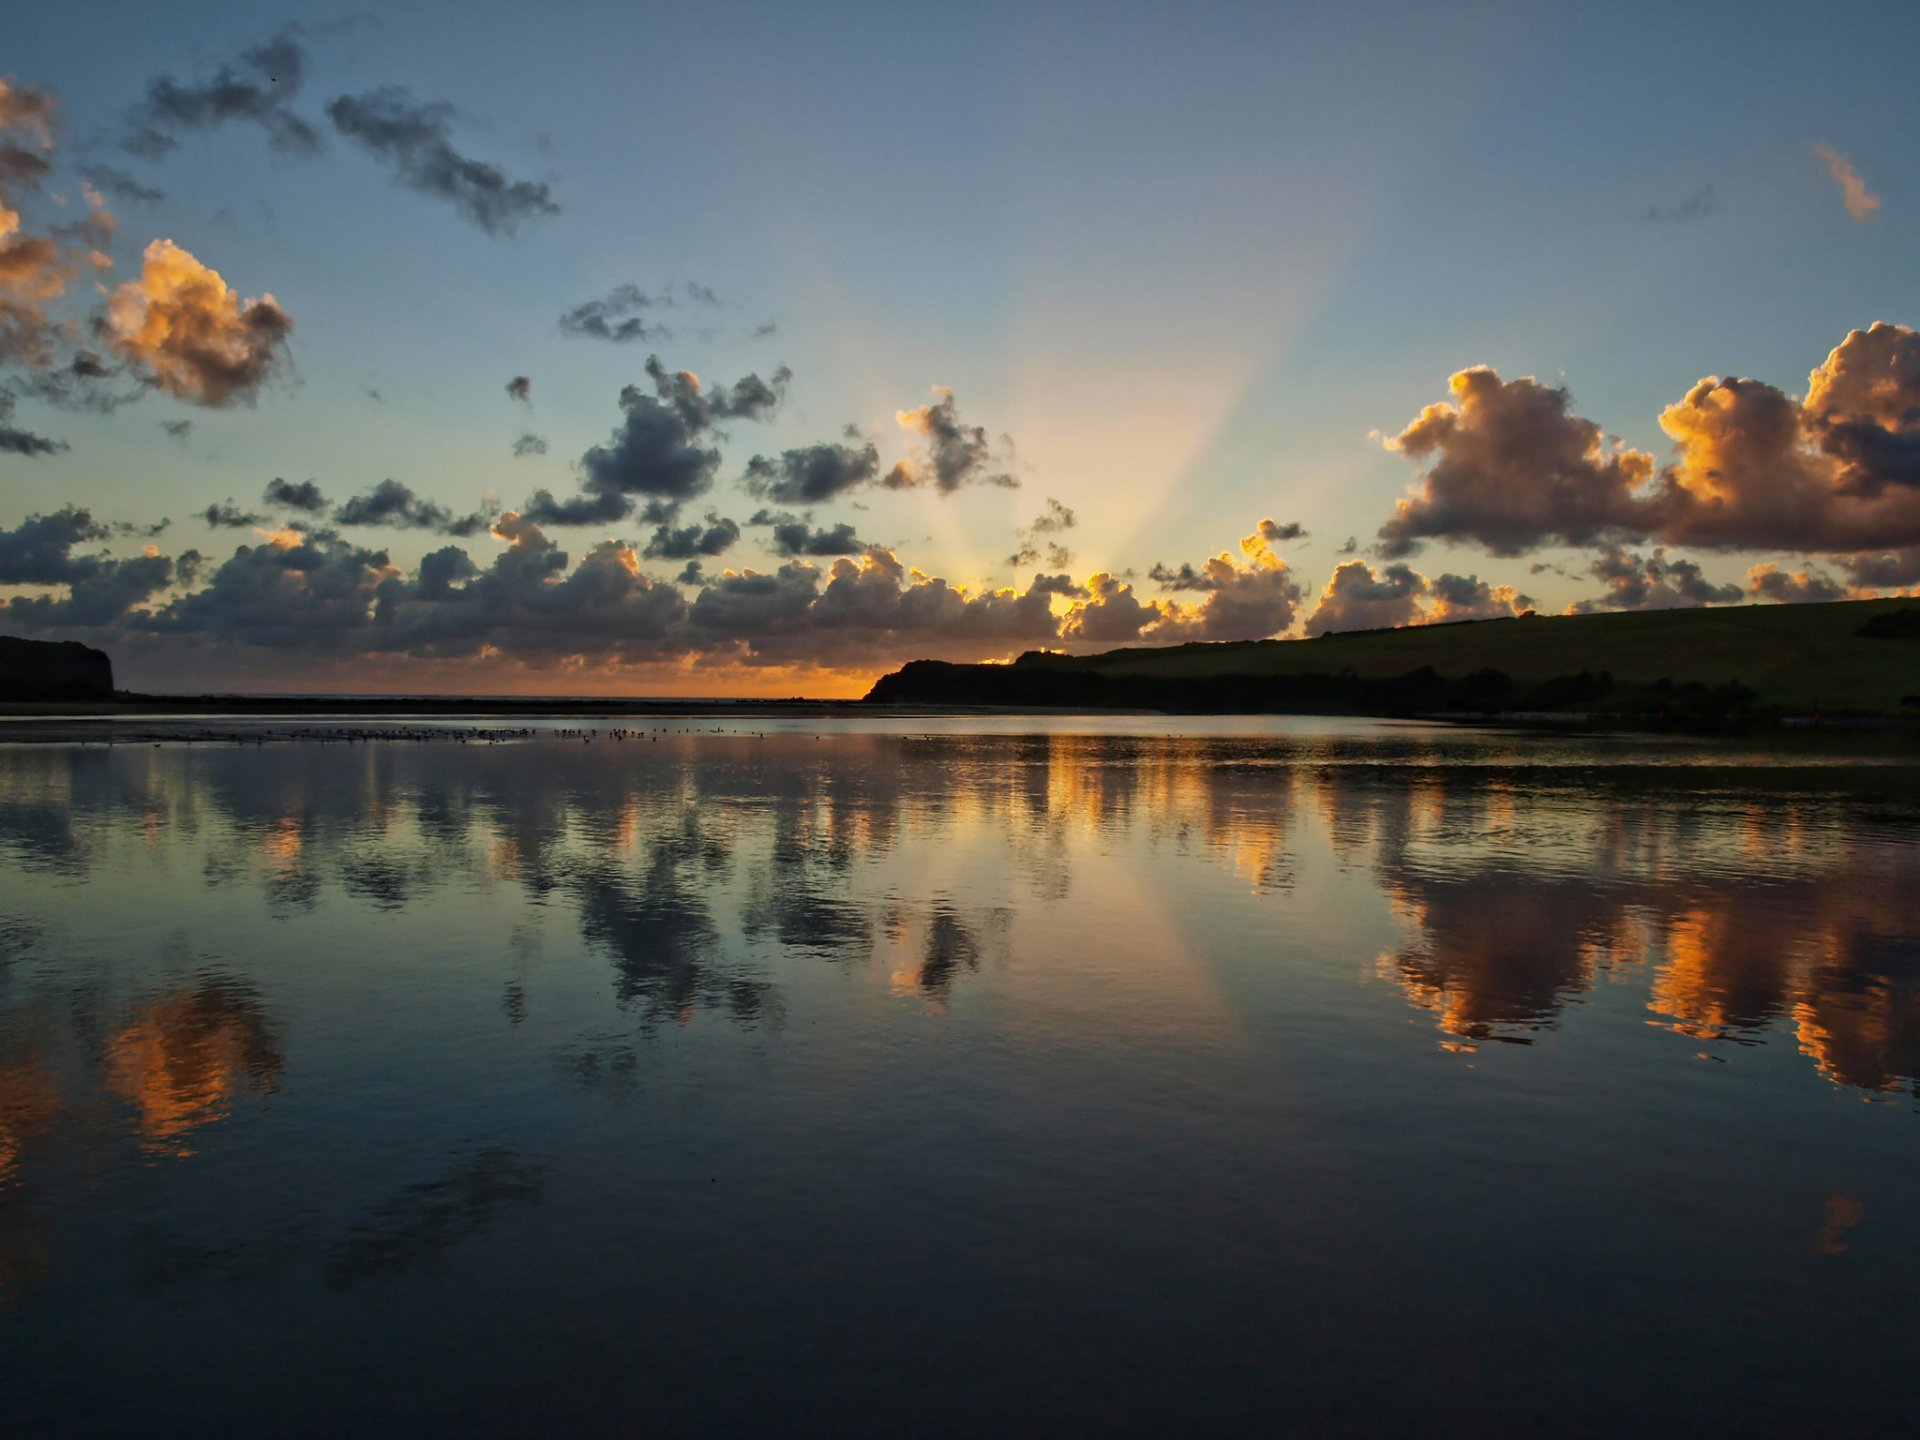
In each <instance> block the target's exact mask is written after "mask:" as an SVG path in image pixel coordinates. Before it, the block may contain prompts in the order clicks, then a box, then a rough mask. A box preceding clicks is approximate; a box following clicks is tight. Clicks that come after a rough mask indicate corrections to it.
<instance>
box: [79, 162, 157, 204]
mask: <svg viewBox="0 0 1920 1440" xmlns="http://www.w3.org/2000/svg"><path fill="white" fill-rule="evenodd" d="M80 173H81V174H82V175H84V176H85V177H86V178H87V179H88V180H89V181H90V182H91V183H92V184H94V185H95V186H97V187H98V188H100V189H101V190H103V191H105V192H106V193H107V194H109V195H111V196H113V198H114V199H116V200H124V201H126V202H127V203H128V204H130V205H158V204H159V203H160V202H161V201H163V200H165V199H166V198H167V192H166V191H164V190H160V189H156V188H155V187H154V186H152V185H148V184H146V183H145V182H144V181H142V180H139V179H137V178H136V177H134V176H132V175H129V174H128V173H127V172H126V171H124V170H119V169H116V168H115V167H113V166H112V165H82V166H81V167H80Z"/></svg>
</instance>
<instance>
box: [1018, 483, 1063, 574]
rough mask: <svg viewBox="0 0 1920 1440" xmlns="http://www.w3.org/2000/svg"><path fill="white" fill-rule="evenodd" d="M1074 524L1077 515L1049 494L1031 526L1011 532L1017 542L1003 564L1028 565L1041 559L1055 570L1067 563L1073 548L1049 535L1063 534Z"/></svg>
mask: <svg viewBox="0 0 1920 1440" xmlns="http://www.w3.org/2000/svg"><path fill="white" fill-rule="evenodd" d="M1077 523H1079V517H1078V516H1076V515H1075V514H1074V513H1073V511H1072V510H1070V509H1069V508H1068V507H1067V506H1065V505H1062V504H1061V503H1060V502H1059V501H1058V500H1056V499H1054V498H1053V497H1052V496H1051V495H1049V496H1048V497H1047V508H1046V511H1045V512H1044V513H1043V514H1041V515H1040V516H1038V517H1037V518H1036V519H1035V520H1034V522H1033V523H1032V524H1031V525H1024V526H1022V527H1021V528H1019V529H1018V530H1016V531H1014V532H1013V533H1014V539H1015V540H1016V541H1017V542H1018V544H1017V545H1016V547H1015V549H1014V552H1013V553H1012V554H1011V555H1009V556H1008V557H1007V564H1009V565H1032V564H1034V563H1036V562H1037V561H1039V560H1041V559H1042V558H1044V559H1045V560H1046V562H1047V564H1049V565H1052V566H1054V567H1055V568H1056V569H1062V568H1065V567H1066V566H1068V565H1071V564H1072V563H1073V551H1071V550H1069V549H1068V548H1067V547H1066V546H1065V545H1062V544H1060V543H1059V542H1058V541H1056V540H1053V539H1051V538H1049V537H1051V536H1054V535H1061V534H1065V533H1066V532H1067V531H1069V530H1071V529H1073V527H1074V526H1075V525H1076V524H1077Z"/></svg>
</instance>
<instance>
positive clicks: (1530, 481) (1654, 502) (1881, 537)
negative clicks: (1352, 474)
mask: <svg viewBox="0 0 1920 1440" xmlns="http://www.w3.org/2000/svg"><path fill="white" fill-rule="evenodd" d="M1453 388H1454V391H1455V394H1456V396H1458V397H1459V404H1458V405H1457V406H1456V405H1451V404H1448V405H1435V406H1430V407H1428V409H1427V410H1426V411H1425V412H1424V413H1423V414H1422V415H1421V417H1420V418H1419V419H1418V420H1416V421H1415V422H1414V424H1413V425H1411V426H1409V427H1408V429H1407V430H1406V432H1404V433H1403V434H1402V435H1401V436H1400V437H1398V438H1397V439H1396V440H1394V441H1391V442H1389V443H1390V445H1392V447H1393V448H1396V449H1399V450H1401V451H1402V452H1404V453H1407V454H1409V455H1412V456H1414V457H1415V458H1420V459H1428V458H1430V459H1431V461H1432V463H1431V466H1430V468H1429V470H1428V471H1427V473H1426V475H1425V476H1423V477H1422V479H1421V481H1420V483H1419V484H1418V486H1416V488H1415V490H1414V492H1413V493H1412V494H1411V495H1409V496H1408V497H1407V498H1406V499H1403V500H1402V501H1400V502H1399V506H1398V508H1397V510H1396V513H1395V514H1394V515H1393V516H1392V517H1391V518H1390V519H1389V520H1388V521H1387V523H1386V524H1385V525H1383V526H1381V528H1380V532H1379V533H1380V538H1381V550H1382V552H1383V553H1385V554H1387V555H1389V556H1394V555H1402V554H1406V553H1408V552H1410V551H1412V550H1414V549H1417V548H1418V546H1419V542H1420V541H1421V540H1422V539H1427V538H1433V539H1444V540H1451V541H1465V542H1470V543H1475V544H1478V545H1481V546H1483V547H1485V548H1486V549H1488V550H1490V551H1492V552H1493V553H1494V554H1497V555H1516V554H1520V553H1523V552H1524V551H1526V550H1527V549H1529V548H1531V547H1533V546H1537V545H1542V544H1551V543H1558V544H1568V545H1586V544H1592V543H1600V544H1605V545H1609V546H1618V545H1622V544H1631V543H1659V544H1664V545H1675V546H1679V545H1686V546H1693V547H1700V548H1709V549H1718V550H1739V549H1746V550H1775V551H1790V552H1798V553H1828V554H1857V553H1866V552H1874V553H1881V552H1885V551H1888V550H1899V549H1905V548H1909V547H1914V546H1920V333H1916V332H1915V331H1913V330H1910V329H1908V328H1907V327H1905V326H1901V325H1892V324H1888V323H1886V322H1884V321H1883V322H1878V323H1876V324H1874V325H1873V326H1872V327H1870V328H1869V329H1867V330H1855V331H1852V332H1850V333H1849V334H1848V335H1847V337H1846V339H1844V340H1843V341H1842V342H1841V343H1840V344H1839V345H1837V346H1836V347H1835V348H1834V349H1833V351H1832V352H1831V353H1830V354H1829V355H1828V356H1827V358H1826V360H1825V361H1824V362H1823V363H1822V364H1820V365H1819V366H1817V367H1816V368H1815V369H1814V370H1813V372H1812V373H1811V374H1810V375H1809V377H1808V386H1807V395H1806V399H1805V400H1804V401H1801V400H1796V399H1795V398H1794V397H1793V396H1791V395H1789V394H1787V393H1786V392H1784V391H1782V390H1780V389H1778V388H1777V387H1775V386H1773V385H1769V384H1767V383H1766V382H1764V381H1760V380H1749V379H1741V378H1738V377H1735V378H1729V379H1721V378H1719V377H1716V376H1708V377H1707V378H1705V379H1703V380H1701V381H1699V382H1698V383H1697V384H1695V385H1694V386H1693V387H1692V388H1691V389H1690V390H1689V391H1688V392H1687V394H1686V395H1685V396H1684V397H1683V398H1682V399H1681V400H1679V401H1677V402H1676V403H1674V404H1672V405H1670V406H1668V407H1667V408H1666V409H1665V410H1664V411H1663V412H1662V414H1661V416H1660V425H1661V428H1662V429H1663V430H1665V431H1666V432H1667V434H1668V435H1669V436H1671V437H1672V439H1673V441H1674V452H1675V453H1674V458H1673V460H1672V461H1670V462H1669V463H1667V464H1666V465H1663V466H1659V467H1658V469H1657V472H1656V467H1655V463H1654V461H1653V459H1652V457H1651V456H1648V455H1645V454H1642V453H1640V452H1638V451H1634V450H1629V449H1626V448H1624V447H1622V446H1620V445H1619V444H1618V443H1617V442H1609V441H1606V440H1604V437H1603V436H1602V435H1601V432H1600V429H1599V427H1598V426H1597V425H1595V424H1594V423H1593V422H1592V421H1590V420H1586V419H1584V418H1582V417H1580V416H1578V415H1574V414H1572V413H1570V411H1569V410H1568V407H1567V398H1566V392H1565V391H1562V390H1554V389H1548V388H1547V387H1545V386H1542V385H1540V384H1539V383H1538V382H1537V381H1534V380H1530V379H1526V380H1516V381H1513V382H1511V383H1509V382H1503V381H1502V380H1501V379H1500V378H1499V376H1498V375H1496V374H1495V373H1494V372H1493V371H1491V370H1488V369H1485V368H1481V369H1476V370H1468V371H1463V372H1462V373H1461V374H1459V375H1456V376H1455V377H1454V380H1453Z"/></svg>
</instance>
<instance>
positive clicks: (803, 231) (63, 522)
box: [0, 3, 1920, 695]
mask: <svg viewBox="0 0 1920 1440" xmlns="http://www.w3.org/2000/svg"><path fill="white" fill-rule="evenodd" d="M1916 49H1920V10H1916V9H1914V8H1912V7H1902V6H1891V5H1873V6H1846V5H1839V6H1831V7H1825V8H1823V9H1821V10H1820V11H1819V12H1818V13H1817V14H1816V13H1814V12H1810V11H1806V10H1803V9H1789V8H1786V7H1751V6H1742V7H1734V6H1725V7H1720V6H1708V5H1699V6H1689V7H1683V8H1682V7H1667V6H1659V7H1654V6H1646V7H1635V6H1626V5H1609V6H1598V5H1595V6H1588V7H1573V6H1559V7H1545V6H1540V5H1536V4H1515V5H1484V6H1474V5H1449V6H1444V7H1434V6H1405V7H1392V6H1384V5H1383V6H1333V5H1312V6H1306V5H1301V6H1293V5H1278V4H1272V5H1252V4H1247V5H1202V6H1193V7H1180V8H1179V9H1177V10H1176V9H1175V8H1174V7H1168V6H1163V5H1129V4H1114V3H1106V4H1100V5H1086V6H1069V5H1028V4H1021V5H1006V6H997V5H984V4H982V5H967V6H952V7H926V8H921V9H913V10H910V9H907V8H905V7H900V6H881V5H874V6H863V5H851V4H839V5H831V6H827V5H817V6H795V5H785V6H776V5H770V4H769V5H726V4H715V5H703V6H697V7H685V6H675V7H666V6H660V7H640V6H634V5H613V4H569V5H556V6H550V7H542V8H537V9H533V10H529V9H528V8H526V7H524V6H519V5H516V6H505V5H495V4H462V5H452V4H447V5H433V4H416V5H409V6H407V7H406V8H405V9H404V10H403V11H400V12H397V13H393V14H381V15H378V16H373V17H367V16H353V15H349V14H347V13H345V12H341V13H338V14H325V13H319V12H314V13H304V12H287V13H285V14H284V15H281V16H280V17H278V18H276V17H275V16H274V15H273V14H272V13H271V12H268V11H264V10H262V9H260V8H259V7H258V6H254V5H240V4H228V5H221V4H205V3H200V4H185V5H180V6H172V7H154V6H152V5H150V4H147V5H131V4H125V5H122V4H104V3H103V4H97V5H90V6H87V7H85V8H84V11H81V10H72V9H70V10H69V11H61V12H57V13H56V12H44V14H43V16H42V17H41V18H38V19H37V20H36V21H35V23H33V24H31V25H25V26H15V27H12V33H10V34H9V37H8V46H7V53H6V55H5V56H4V58H0V76H4V77H5V83H6V88H5V90H4V92H0V597H10V598H6V599H5V600H4V602H3V603H5V604H6V605H7V606H8V609H9V614H8V615H7V616H5V617H4V619H0V629H4V630H5V631H6V632H8V633H13V634H22V635H33V636H40V637H47V638H75V639H81V640H85V641H87V642H89V643H92V644H99V645H102V646H103V647H105V648H107V649H108V650H109V651H110V652H111V653H112V654H113V655H114V657H115V660H116V662H117V664H118V679H119V682H120V683H121V684H122V685H123V686H128V687H131V688H141V689H152V690H163V691H178V690H193V689H291V690H317V691H356V690H357V691H369V692H372V691H388V692H391V691H400V692H422V693H425V692H446V691H472V692H480V693H507V692H548V693H562V694H587V693H632V694H655V695H696V694H738V695H750V694H813V695H834V694H848V693H860V692H861V691H864V689H865V688H866V686H867V684H868V683H870V681H871V679H872V678H873V676H874V675H876V674H877V673H879V672H881V671H884V670H887V669H890V668H893V667H894V666H895V665H897V664H899V663H901V662H902V661H904V660H907V659H911V658H914V657H916V656H922V655H937V656H942V657H946V658H952V659H991V658H1005V657H1009V656H1012V655H1016V654H1018V653H1019V652H1021V651H1022V650H1026V649H1032V648H1037V647H1041V646H1057V647H1066V648H1077V649H1104V648H1110V647H1112V646H1114V645H1119V644H1128V643H1166V642H1171V641H1180V640H1188V639H1247V638H1256V637H1260V636H1266V635H1272V634H1283V635H1284V634H1296V635H1300V634H1317V633H1319V632H1320V631H1321V630H1324V629H1327V628H1334V629H1352V628H1360V627H1363V626H1371V625H1379V624H1405V623H1415V622H1419V621H1423V620H1432V619H1447V618H1460V617H1471V616H1482V615H1493V614H1504V613H1511V612H1512V611H1513V610H1515V609H1522V608H1527V607H1529V606H1531V607H1532V608H1536V609H1538V610H1540V611H1541V612H1547V611H1561V610H1565V609H1567V608H1569V607H1585V608H1601V609H1605V608H1631V607H1638V606H1644V605H1671V604H1698V603H1719V604H1728V603H1740V604H1745V603H1752V602H1753V601H1755V600H1780V599H1822V598H1837V597H1840V596H1843V595H1846V594H1849V593H1860V594H1874V593H1879V594H1884V593H1892V592H1894V591H1898V590H1905V589H1909V588H1912V587H1914V586H1916V585H1917V584H1920V334H1916V333H1915V331H1914V330H1912V329H1908V328H1906V327H1908V326H1913V325H1920V295H1917V294H1916V289H1915V280H1914V275H1915V272H1914V262H1913V257H1914V254H1915V242H1916V238H1917V237H1916V233H1915V230H1916V227H1915V222H1914V214H1915V212H1914V210H1913V208H1912V197H1913V196H1914V195H1915V194H1916V193H1920V157H1916V153H1915V150H1914V146H1913V144H1912V127H1911V120H1912V105H1911V100H1910V98H1909V97H1908V95H1907V93H1906V92H1907V86H1906V84H1905V81H1904V79H1903V78H1902V77H1901V76H1900V75H1899V73H1898V71H1897V70H1896V71H1888V70H1887V69H1886V68H1885V66H1884V65H1883V64H1878V63H1876V62H1875V57H1877V56H1883V55H1898V54H1912V53H1915V52H1916ZM1876 325H1877V326H1879V327H1880V328H1878V329H1874V328H1872V327H1875V326H1876ZM163 521H164V522H166V523H165V524H164V526H163V525H162V522H163Z"/></svg>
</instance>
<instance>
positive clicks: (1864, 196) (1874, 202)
mask: <svg viewBox="0 0 1920 1440" xmlns="http://www.w3.org/2000/svg"><path fill="white" fill-rule="evenodd" d="M1813 153H1814V154H1815V155H1818V156H1819V157H1820V163H1821V164H1822V165H1824V166H1826V167H1827V174H1829V175H1831V176H1832V177H1833V183H1834V184H1836V185H1838V186H1839V187H1840V201H1841V203H1842V204H1844V205H1845V206H1846V207H1847V214H1849V215H1851V216H1852V217H1853V218H1854V219H1855V220H1858V221H1859V222H1860V223H1861V224H1862V225H1864V224H1866V223H1867V222H1868V221H1869V220H1871V219H1873V214H1874V212H1875V211H1876V210H1878V209H1879V208H1880V197H1879V196H1878V195H1876V194H1874V193H1873V192H1872V191H1871V190H1869V189H1868V188H1867V182H1866V181H1865V180H1863V179H1861V178H1860V172H1859V171H1858V170H1856V169H1854V168H1853V166H1852V165H1850V164H1849V163H1848V162H1847V157H1846V156H1844V155H1842V154H1841V153H1840V152H1839V151H1837V150H1835V149H1834V148H1833V147H1832V146H1831V145H1827V144H1824V143H1822V144H1819V145H1816V146H1814V147H1813Z"/></svg>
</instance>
